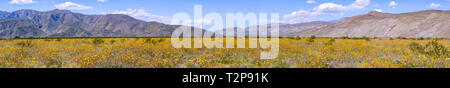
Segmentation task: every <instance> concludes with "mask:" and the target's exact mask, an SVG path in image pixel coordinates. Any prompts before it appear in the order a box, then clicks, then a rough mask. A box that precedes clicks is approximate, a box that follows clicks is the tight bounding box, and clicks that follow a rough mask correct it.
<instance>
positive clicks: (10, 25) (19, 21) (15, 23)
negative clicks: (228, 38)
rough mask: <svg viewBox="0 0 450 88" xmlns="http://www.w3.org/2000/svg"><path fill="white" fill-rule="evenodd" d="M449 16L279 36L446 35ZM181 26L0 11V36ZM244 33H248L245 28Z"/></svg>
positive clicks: (360, 22) (315, 27) (337, 24)
mask: <svg viewBox="0 0 450 88" xmlns="http://www.w3.org/2000/svg"><path fill="white" fill-rule="evenodd" d="M449 19H450V11H448V10H447V11H442V10H425V11H418V12H410V13H401V14H390V13H381V12H376V11H372V12H369V13H367V14H363V15H358V16H353V17H348V18H344V19H340V20H338V21H330V22H325V21H315V22H307V23H298V24H280V36H281V37H294V36H301V37H309V36H313V35H314V36H317V37H408V38H418V37H435V38H437V37H439V38H450V20H449ZM181 26H182V25H168V24H163V23H158V22H145V21H141V20H137V19H135V18H133V17H130V16H128V15H119V14H107V15H84V14H80V13H74V12H71V11H69V10H53V11H47V12H40V11H35V10H18V11H14V12H3V11H0V38H13V37H170V36H171V33H172V32H173V31H174V30H175V29H176V28H178V27H181ZM269 27H270V26H269ZM243 29H246V32H248V31H257V30H248V28H242V29H241V28H235V31H236V30H243ZM203 31H204V32H206V31H205V30H203ZM246 34H247V36H248V33H246Z"/></svg>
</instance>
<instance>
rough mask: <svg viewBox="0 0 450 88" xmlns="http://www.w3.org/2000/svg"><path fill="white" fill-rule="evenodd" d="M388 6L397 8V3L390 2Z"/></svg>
mask: <svg viewBox="0 0 450 88" xmlns="http://www.w3.org/2000/svg"><path fill="white" fill-rule="evenodd" d="M389 6H391V7H392V8H394V9H395V8H397V6H398V4H397V2H395V1H391V2H390V3H389Z"/></svg>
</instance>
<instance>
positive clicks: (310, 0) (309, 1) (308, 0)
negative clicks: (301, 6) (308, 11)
mask: <svg viewBox="0 0 450 88" xmlns="http://www.w3.org/2000/svg"><path fill="white" fill-rule="evenodd" d="M306 3H308V4H312V3H316V0H307V1H306Z"/></svg>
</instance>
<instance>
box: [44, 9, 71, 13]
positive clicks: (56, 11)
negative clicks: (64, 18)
mask: <svg viewBox="0 0 450 88" xmlns="http://www.w3.org/2000/svg"><path fill="white" fill-rule="evenodd" d="M48 12H50V13H73V12H72V11H70V10H64V9H55V10H52V11H48Z"/></svg>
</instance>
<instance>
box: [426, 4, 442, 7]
mask: <svg viewBox="0 0 450 88" xmlns="http://www.w3.org/2000/svg"><path fill="white" fill-rule="evenodd" d="M439 6H441V4H439V3H430V5H428V6H427V7H428V8H437V7H439Z"/></svg>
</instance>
